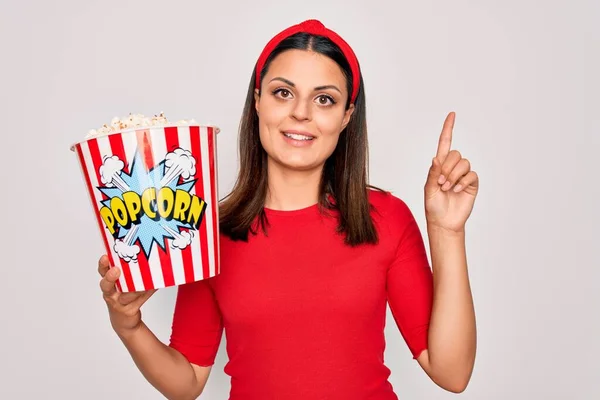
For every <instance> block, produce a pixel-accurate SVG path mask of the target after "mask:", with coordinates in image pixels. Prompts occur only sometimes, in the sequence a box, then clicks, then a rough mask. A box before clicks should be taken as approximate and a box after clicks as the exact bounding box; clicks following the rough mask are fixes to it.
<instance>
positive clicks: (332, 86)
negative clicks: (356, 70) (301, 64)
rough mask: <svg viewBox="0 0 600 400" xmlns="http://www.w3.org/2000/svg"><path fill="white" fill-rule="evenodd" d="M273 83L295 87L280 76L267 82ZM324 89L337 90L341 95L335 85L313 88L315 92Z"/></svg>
mask: <svg viewBox="0 0 600 400" xmlns="http://www.w3.org/2000/svg"><path fill="white" fill-rule="evenodd" d="M273 81H282V82H284V83H285V84H287V85H290V86H291V87H296V84H295V83H294V82H292V81H290V80H289V79H285V78H282V77H280V76H278V77H275V78H273V79H271V80H270V81H269V83H270V82H273ZM325 89H333V90H337V91H338V92H340V94H342V91H341V90H340V89H339V88H338V87H337V86H335V85H323V86H317V87H315V90H325Z"/></svg>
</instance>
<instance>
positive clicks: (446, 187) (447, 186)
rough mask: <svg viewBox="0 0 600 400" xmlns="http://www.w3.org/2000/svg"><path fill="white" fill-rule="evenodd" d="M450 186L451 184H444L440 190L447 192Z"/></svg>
mask: <svg viewBox="0 0 600 400" xmlns="http://www.w3.org/2000/svg"><path fill="white" fill-rule="evenodd" d="M451 185H452V184H451V183H450V182H446V183H444V186H442V190H448V189H450V186H451Z"/></svg>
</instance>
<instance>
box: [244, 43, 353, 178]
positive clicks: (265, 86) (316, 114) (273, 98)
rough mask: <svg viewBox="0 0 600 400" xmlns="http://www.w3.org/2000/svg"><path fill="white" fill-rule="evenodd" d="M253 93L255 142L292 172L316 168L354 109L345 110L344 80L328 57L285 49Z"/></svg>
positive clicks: (322, 160)
mask: <svg viewBox="0 0 600 400" xmlns="http://www.w3.org/2000/svg"><path fill="white" fill-rule="evenodd" d="M261 89H262V91H261V95H260V97H259V96H258V90H257V91H256V93H255V105H256V111H257V112H258V117H259V132H260V141H261V144H262V146H263V148H264V149H265V151H266V152H267V154H268V156H269V164H272V163H273V162H274V163H275V164H277V165H279V166H281V167H284V168H287V169H294V170H313V169H316V168H321V167H322V166H323V164H324V163H325V160H327V158H328V157H329V156H330V155H331V154H332V153H333V151H334V150H335V147H336V145H337V142H338V138H339V136H340V133H341V131H342V130H343V129H344V128H345V127H346V125H347V124H348V121H349V120H350V116H351V115H352V112H353V111H354V105H351V106H350V108H349V109H348V110H345V104H346V101H347V98H348V91H347V89H346V79H345V78H344V74H343V73H342V70H341V69H340V67H339V66H338V65H337V64H336V63H335V62H334V61H333V60H331V59H330V58H328V57H326V56H323V55H321V54H319V53H315V52H311V51H305V50H288V51H285V52H283V53H281V54H280V55H278V56H277V57H276V58H275V59H274V60H273V61H272V62H271V64H270V66H269V70H268V72H267V74H266V76H265V77H264V79H263V81H262V82H261Z"/></svg>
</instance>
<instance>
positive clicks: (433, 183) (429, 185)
mask: <svg viewBox="0 0 600 400" xmlns="http://www.w3.org/2000/svg"><path fill="white" fill-rule="evenodd" d="M441 174H442V164H441V163H440V160H438V159H437V157H433V160H431V167H429V173H428V175H427V182H426V183H425V190H436V189H438V188H439V186H440V185H439V183H438V179H439V178H440V175H441Z"/></svg>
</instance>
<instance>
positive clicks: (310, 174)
mask: <svg viewBox="0 0 600 400" xmlns="http://www.w3.org/2000/svg"><path fill="white" fill-rule="evenodd" d="M267 170H268V184H269V187H268V191H267V197H266V199H265V207H266V208H270V209H272V210H282V211H291V210H299V209H301V208H306V207H310V206H312V205H314V204H316V203H317V202H318V201H319V187H320V184H321V174H322V171H323V168H322V167H321V168H317V169H313V170H308V171H294V170H291V169H287V168H284V167H282V166H281V165H278V164H276V163H274V162H271V161H270V160H269V162H268V169H267Z"/></svg>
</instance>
